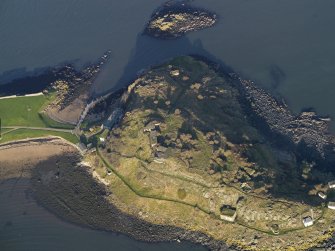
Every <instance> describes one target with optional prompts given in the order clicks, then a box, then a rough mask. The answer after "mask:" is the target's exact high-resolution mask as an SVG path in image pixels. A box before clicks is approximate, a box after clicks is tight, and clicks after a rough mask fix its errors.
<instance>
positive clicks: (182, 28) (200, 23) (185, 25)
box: [144, 3, 217, 39]
mask: <svg viewBox="0 0 335 251" xmlns="http://www.w3.org/2000/svg"><path fill="white" fill-rule="evenodd" d="M216 21H217V15H216V14H214V13H211V12H209V11H206V10H203V9H198V8H195V7H192V6H190V5H188V4H186V3H175V4H172V5H169V4H166V5H165V6H164V7H163V8H161V9H160V10H158V11H156V12H155V13H154V14H153V15H152V17H151V19H150V21H149V23H148V24H147V27H146V28H145V31H144V33H145V34H148V35H150V36H153V37H156V38H162V39H173V38H178V37H181V36H183V35H184V34H185V33H188V32H191V31H197V30H202V29H205V28H209V27H211V26H213V25H214V24H215V23H216Z"/></svg>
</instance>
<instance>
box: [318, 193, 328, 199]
mask: <svg viewBox="0 0 335 251" xmlns="http://www.w3.org/2000/svg"><path fill="white" fill-rule="evenodd" d="M318 196H319V197H320V198H321V199H323V200H325V199H327V195H326V194H324V193H323V192H318Z"/></svg>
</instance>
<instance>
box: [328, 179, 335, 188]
mask: <svg viewBox="0 0 335 251" xmlns="http://www.w3.org/2000/svg"><path fill="white" fill-rule="evenodd" d="M328 186H329V188H331V189H332V188H335V180H333V181H330V182H328Z"/></svg>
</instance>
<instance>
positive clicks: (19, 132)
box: [0, 129, 79, 144]
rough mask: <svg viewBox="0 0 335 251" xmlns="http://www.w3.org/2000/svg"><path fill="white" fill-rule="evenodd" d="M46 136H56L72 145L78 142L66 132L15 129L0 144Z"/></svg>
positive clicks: (4, 136) (5, 135) (72, 135)
mask: <svg viewBox="0 0 335 251" xmlns="http://www.w3.org/2000/svg"><path fill="white" fill-rule="evenodd" d="M46 136H58V137H61V138H63V139H65V140H67V141H70V142H72V143H74V144H76V143H78V142H79V139H78V138H77V137H76V136H75V135H74V134H71V133H68V132H59V131H52V130H34V129H16V130H12V131H10V132H8V133H6V134H4V135H3V137H2V139H1V140H0V144H2V143H6V142H9V141H15V140H21V139H28V138H38V137H46Z"/></svg>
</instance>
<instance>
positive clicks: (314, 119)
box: [192, 55, 335, 171]
mask: <svg viewBox="0 0 335 251" xmlns="http://www.w3.org/2000/svg"><path fill="white" fill-rule="evenodd" d="M192 56H193V57H195V58H196V59H198V60H201V61H203V62H205V63H206V64H208V65H210V66H211V67H212V68H213V69H214V70H216V71H218V72H219V73H220V74H223V75H225V76H228V77H230V78H231V80H232V82H233V84H234V85H235V86H236V87H237V88H238V89H239V91H240V94H241V95H240V96H241V102H242V103H243V104H244V105H245V109H247V110H248V114H249V116H250V119H251V121H252V122H253V123H254V124H255V125H256V127H257V128H259V129H260V130H261V131H262V132H263V133H264V134H265V136H266V137H267V138H268V139H269V140H271V142H273V143H274V144H278V146H279V147H284V148H285V149H287V150H290V151H293V152H295V153H296V155H297V156H298V157H299V158H300V160H307V161H308V162H309V163H313V165H314V166H316V167H317V168H320V169H322V170H328V171H329V170H330V171H335V170H334V169H333V165H334V163H335V136H334V135H333V134H331V132H330V129H329V127H330V122H331V119H330V118H329V117H322V116H319V115H317V113H316V112H315V111H313V110H312V109H309V110H305V111H303V112H301V113H300V114H298V115H295V114H293V113H292V112H291V111H290V109H289V107H288V106H287V105H286V104H285V102H284V101H279V100H278V99H276V98H275V97H273V96H272V95H271V94H270V93H268V92H266V91H265V90H263V89H261V88H259V87H257V86H256V84H255V83H254V82H252V81H251V80H245V79H243V78H241V77H240V76H239V75H238V74H236V73H235V72H233V71H232V70H231V69H226V68H224V67H223V66H222V65H220V64H217V63H214V62H213V61H211V60H209V59H207V58H205V57H203V56H197V55H192Z"/></svg>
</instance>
